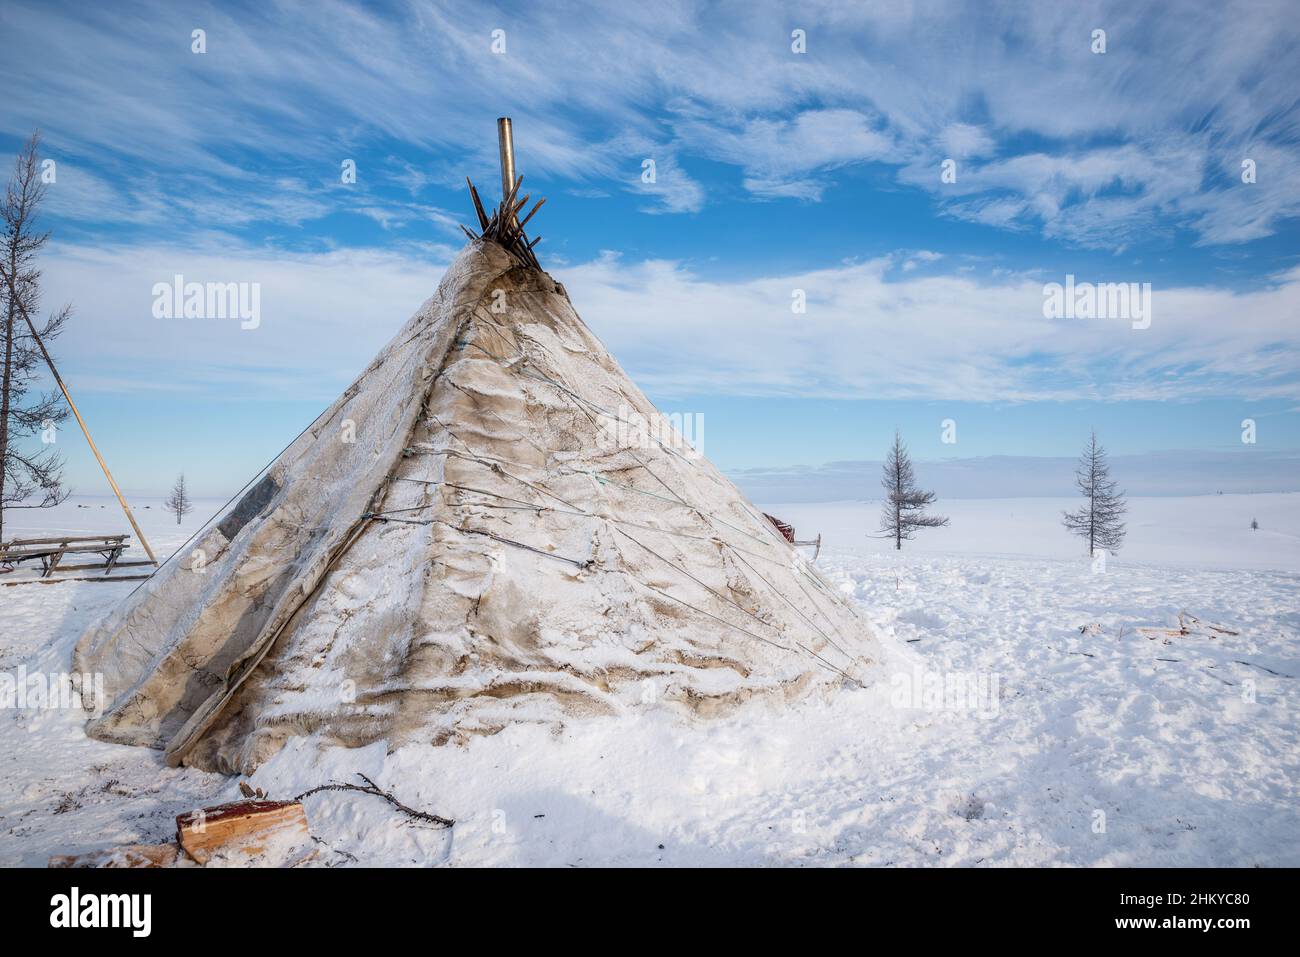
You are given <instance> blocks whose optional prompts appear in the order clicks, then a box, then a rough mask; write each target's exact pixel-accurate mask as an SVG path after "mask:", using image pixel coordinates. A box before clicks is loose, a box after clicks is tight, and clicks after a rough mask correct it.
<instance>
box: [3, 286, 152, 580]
mask: <svg viewBox="0 0 1300 957" xmlns="http://www.w3.org/2000/svg"><path fill="white" fill-rule="evenodd" d="M5 283H6V285H8V286H9V295H10V296H11V297H12V298H13V301H14V302H15V303H16V304H17V306H18V311H19V312H21V313H22V314H23V319H24V320H25V321H26V323H27V328H28V329H30V330H31V332H32V338H33V339H35V340H36V345H37V346H39V347H40V350H41V355H42V356H44V357H45V364H46V365H47V366H49V367H50V374H51V375H53V376H54V381H55V382H57V383H58V385H59V391H60V392H62V393H63V398H65V399H67V400H68V408H70V409H71V410H72V414H73V415H74V416H75V417H76V419H77V425H79V426H81V433H82V435H84V436H85V437H86V442H87V444H89V445H90V451H92V452H94V453H95V461H97V462H98V463H99V467H100V468H101V469H103V470H104V478H106V479H108V484H109V485H110V486H111V487H112V489H113V494H114V495H116V496H117V503H118V504H119V505H121V506H122V511H123V512H124V513H126V520H127V521H128V522H130V523H131V527H132V528H133V529H135V535H136V538H138V539H140V544H141V546H143V547H144V551H145V554H146V555H148V556H149V561H151V562H153V563H154V564H155V565H157V564H158V558H157V557H156V556H155V555H154V553H153V549H152V548H150V547H149V541H148V540H147V539H146V538H145V537H144V532H142V531H140V526H139V525H138V524H137V523H136V520H135V516H134V515H132V514H131V506H129V505H127V504H126V499H125V498H123V497H122V490H121V489H120V488H118V487H117V483H116V482H115V481H113V473H112V472H110V471H109V470H108V463H107V462H105V461H104V456H102V455H100V454H99V448H98V447H97V446H96V445H95V440H94V439H92V438H91V437H90V429H88V428H86V420H85V419H83V418H82V417H81V413H80V412H79V411H77V404H76V403H75V402H73V401H72V393H71V392H69V391H68V387H67V385H66V384H65V383H64V381H63V377H62V376H61V375H59V370H58V369H57V368H55V366H54V360H53V359H51V358H50V352H49V350H48V349H46V348H45V342H44V340H42V339H41V334H40V333H39V332H37V331H36V326H35V324H34V323H33V322H32V317H31V316H29V315H28V314H27V307H26V306H24V305H23V301H22V299H21V298H20V297H19V296H18V290H17V289H15V288H14V284H13V280H12V279H11V278H10V277H9V276H7V275H6V276H5Z"/></svg>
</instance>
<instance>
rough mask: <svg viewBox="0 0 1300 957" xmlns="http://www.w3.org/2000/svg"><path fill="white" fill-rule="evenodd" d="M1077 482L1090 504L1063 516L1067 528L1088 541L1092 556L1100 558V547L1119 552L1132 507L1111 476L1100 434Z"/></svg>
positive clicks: (1081, 464)
mask: <svg viewBox="0 0 1300 957" xmlns="http://www.w3.org/2000/svg"><path fill="white" fill-rule="evenodd" d="M1074 483H1075V485H1077V486H1078V487H1079V492H1080V493H1081V494H1082V495H1083V497H1084V498H1086V499H1087V502H1085V503H1084V504H1083V505H1082V506H1081V507H1080V508H1079V509H1078V511H1074V512H1062V513H1061V514H1062V521H1063V522H1064V524H1065V527H1066V528H1068V529H1069V530H1070V531H1072V532H1074V534H1076V535H1078V536H1080V537H1081V538H1084V539H1087V541H1088V554H1089V555H1096V553H1097V549H1099V548H1103V549H1106V550H1107V551H1110V552H1117V551H1119V547H1120V545H1121V544H1122V543H1123V541H1124V532H1125V528H1124V514H1125V513H1126V512H1127V511H1128V505H1127V504H1126V503H1125V502H1124V493H1123V492H1121V491H1119V490H1118V488H1119V487H1118V483H1117V482H1115V481H1114V480H1113V479H1112V478H1111V477H1110V463H1109V462H1107V460H1106V450H1105V449H1104V448H1102V447H1101V445H1099V444H1098V443H1097V433H1096V432H1093V433H1092V437H1091V439H1089V441H1088V445H1087V446H1086V447H1085V448H1084V450H1083V455H1081V456H1080V457H1079V467H1078V468H1077V469H1075V471H1074Z"/></svg>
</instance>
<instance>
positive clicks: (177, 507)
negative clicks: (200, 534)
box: [163, 472, 191, 525]
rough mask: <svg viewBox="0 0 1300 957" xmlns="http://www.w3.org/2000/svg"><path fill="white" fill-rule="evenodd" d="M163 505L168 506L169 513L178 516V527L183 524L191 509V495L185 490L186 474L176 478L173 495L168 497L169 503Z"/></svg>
mask: <svg viewBox="0 0 1300 957" xmlns="http://www.w3.org/2000/svg"><path fill="white" fill-rule="evenodd" d="M163 505H164V506H166V508H167V511H169V512H171V513H173V514H174V515H175V516H176V524H177V525H179V524H180V523H181V519H182V518H184V517H185V516H186V515H188V514H189V512H190V508H191V506H190V495H189V492H188V491H186V488H185V473H184V472H182V473H181V474H180V475H178V476H177V477H176V484H175V485H173V486H172V491H171V494H170V495H168V496H167V501H165V502H163Z"/></svg>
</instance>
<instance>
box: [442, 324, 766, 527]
mask: <svg viewBox="0 0 1300 957" xmlns="http://www.w3.org/2000/svg"><path fill="white" fill-rule="evenodd" d="M474 315H475V318H477V319H481V320H482V321H484V322H486V323H487V324H488V325H490V326H492V327H494V328H496V329H497V330H498V331H499V332H501V333H503V334H504V333H505V332H507V330H506V328H505V327H504V326H502V325H500V323H498V322H496V321H495V320H493V319H491V318H490V317H488V316H480V315H478V310H477V307H476V308H475V313H474ZM508 331H509V333H510V335H511V337H512V338H513V339H514V341H515V342H514V344H515V347H516V349H518V351H519V357H520V358H522V359H523V360H524V361H525V362H529V361H530V360H531V359H532V358H533V357H532V355H531V354H530V353H529V352H528V351H527V350H525V349H524V347H523V345H522V343H521V342H520V341H519V340H520V338H521V336H522V337H523V338H527V339H529V341H530V342H532V343H533V344H534V345H536V346H537V348H538V349H540V350H541V351H542V352H543V353H545V352H546V349H545V347H544V346H542V345H541V344H540V343H537V342H536V340H534V339H531V338H530V337H527V336H523V334H522V333H520V332H518V331H517V330H514V329H511V330H508ZM469 345H472V346H474V348H476V349H478V350H479V351H480V352H482V353H483V354H484V355H485V356H487V357H488V358H490V359H492V360H494V361H496V362H497V363H501V364H506V365H510V364H513V363H514V362H517V361H519V359H518V358H517V359H513V360H506V359H503V358H502V357H500V356H497V355H495V354H493V353H492V352H489V351H488V350H487V349H485V348H483V347H482V346H480V345H479V344H478V343H476V342H471V343H469ZM519 374H520V375H524V376H526V377H528V378H530V379H534V380H536V381H540V382H544V383H547V384H549V385H551V386H553V387H554V388H556V389H557V390H559V391H560V393H561V394H562V395H563V396H565V397H566V398H567V399H569V400H570V402H571V403H573V404H574V405H575V406H577V408H578V409H579V411H581V412H582V413H583V414H584V415H586V416H587V418H588V419H589V420H591V422H592V424H593V425H598V423H596V421H595V419H593V418H592V416H591V414H590V412H588V411H587V409H585V408H583V407H582V405H588V406H590V407H591V408H593V409H595V410H596V411H597V412H599V413H600V414H601V415H604V416H606V417H609V418H613V417H614V414H613V413H612V412H610V411H609V410H608V409H604V408H601V407H600V406H599V405H597V404H596V403H594V402H591V401H590V400H588V399H585V398H583V397H582V396H580V395H578V394H577V393H575V392H573V391H572V390H571V389H569V388H568V387H567V386H565V385H563V384H561V383H559V382H557V381H555V380H554V379H552V378H550V377H549V376H546V375H543V374H541V373H532V374H530V373H529V372H527V371H525V370H520V372H519ZM458 388H459V387H458ZM461 391H462V392H465V390H464V389H461ZM466 394H467V395H468V394H469V393H468V392H466ZM580 403H581V404H580ZM475 404H476V405H477V403H475ZM498 418H500V416H498ZM501 421H503V422H504V421H505V420H504V419H502V420H501ZM648 438H650V439H651V440H652V441H653V442H654V443H655V444H656V445H658V446H659V448H660V449H662V450H663V451H664V452H667V453H668V454H669V455H672V456H673V457H674V458H677V459H679V460H681V461H685V462H687V464H688V465H693V463H691V462H689V461H688V460H686V459H684V458H683V456H682V455H681V454H680V453H679V452H678V451H677V450H676V449H674V448H672V447H671V446H668V445H665V444H664V443H663V442H661V441H660V440H659V438H658V437H657V436H655V435H653V434H648ZM528 441H529V443H530V444H531V445H533V447H534V448H536V449H537V450H538V451H539V452H542V453H543V454H547V455H549V454H550V453H548V452H547V451H546V450H545V449H542V448H540V447H539V446H537V444H536V443H533V442H532V441H531V440H528ZM628 453H629V454H630V455H631V456H632V458H633V459H634V460H635V461H636V463H637V464H638V465H639V466H641V468H642V469H644V470H645V471H646V472H648V473H649V474H650V476H651V477H652V478H654V479H655V481H657V482H658V483H659V484H660V485H662V486H663V487H664V488H665V489H667V490H668V491H669V492H670V493H671V494H672V496H673V498H671V499H667V498H663V496H657V495H654V493H653V492H646V491H645V490H644V489H638V488H632V487H631V486H620V487H625V488H628V489H629V490H630V491H634V492H640V493H642V494H644V495H652V496H654V497H655V498H661V499H663V501H668V502H672V503H673V504H676V505H681V506H683V507H685V508H687V509H690V510H691V511H693V512H696V513H697V514H699V515H700V516H701V517H704V518H707V519H709V520H710V521H715V522H718V523H720V524H722V525H726V526H727V527H728V528H731V529H733V530H735V531H738V532H740V533H741V534H743V535H746V536H748V537H750V538H753V539H754V540H755V541H760V542H761V541H763V540H762V539H759V538H758V537H757V536H755V535H752V534H751V533H749V532H747V531H745V530H744V529H742V528H739V527H738V526H735V525H732V524H731V523H729V522H726V521H724V520H723V519H720V518H718V517H717V516H715V515H711V514H709V513H706V512H704V511H702V510H701V509H700V508H698V507H697V506H694V505H691V504H690V503H689V502H687V501H685V500H684V499H682V498H681V496H679V495H678V494H677V493H676V492H675V491H674V490H673V489H672V487H671V486H669V485H668V483H667V482H665V481H664V480H663V479H662V478H660V476H659V475H658V474H657V473H656V472H655V471H654V470H653V469H652V468H650V466H649V465H647V464H646V463H645V462H644V461H642V460H641V459H640V458H639V457H638V456H637V455H636V454H635V453H633V452H631V450H628ZM589 474H591V473H589ZM593 477H594V476H593ZM598 480H599V481H602V482H605V481H607V480H605V479H603V478H602V479H598ZM611 484H615V485H617V483H611ZM750 517H751V518H754V520H755V522H758V524H759V525H760V526H765V525H767V524H768V523H766V522H764V521H760V520H759V519H758V518H757V517H756V516H754V515H753V513H752V512H751V513H750ZM775 538H776V536H775V532H773V534H772V539H771V540H770V541H767V542H763V543H764V544H773V543H774V542H775Z"/></svg>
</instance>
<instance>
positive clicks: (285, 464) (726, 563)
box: [74, 239, 880, 772]
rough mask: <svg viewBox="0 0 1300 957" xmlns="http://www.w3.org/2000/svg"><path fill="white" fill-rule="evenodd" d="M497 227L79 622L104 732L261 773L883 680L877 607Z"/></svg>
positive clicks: (698, 712)
mask: <svg viewBox="0 0 1300 957" xmlns="http://www.w3.org/2000/svg"><path fill="white" fill-rule="evenodd" d="M532 263H535V260H532V262H529V261H527V260H526V259H525V260H522V261H521V259H520V257H518V256H512V255H511V254H510V253H508V252H507V251H506V250H505V249H504V248H502V246H500V245H498V244H496V243H495V242H492V241H490V240H488V239H475V240H474V241H472V242H471V243H470V244H469V245H468V246H467V247H466V248H465V249H464V251H462V252H461V254H460V255H459V257H458V258H457V259H456V261H455V262H454V263H453V264H452V266H451V267H450V269H449V270H448V272H447V274H446V276H445V277H444V278H443V280H442V282H441V284H440V286H439V288H438V291H437V293H436V294H435V295H434V296H433V297H432V298H431V299H430V300H429V301H428V302H426V303H425V304H424V306H423V307H421V309H420V310H419V311H418V312H417V313H416V314H415V316H414V317H413V318H412V319H411V320H410V321H409V322H408V323H407V324H406V325H405V327H404V328H403V329H402V330H401V332H399V333H398V334H397V336H396V337H395V338H394V339H393V340H392V342H390V343H389V344H388V346H387V347H385V348H384V349H383V351H381V352H380V354H379V355H378V357H377V358H376V359H375V360H374V361H373V362H372V363H371V364H370V366H369V368H367V369H366V370H365V372H363V373H362V374H361V376H360V377H359V378H358V379H357V380H356V382H354V383H353V384H352V386H351V387H350V388H348V390H347V391H346V392H344V393H343V395H342V396H340V397H339V398H338V400H337V401H335V402H334V404H333V405H332V406H331V407H330V408H329V409H328V410H326V411H325V412H324V413H323V414H322V415H321V417H320V418H319V419H318V420H317V421H316V422H315V423H314V424H313V425H312V426H311V427H310V428H309V429H308V430H307V431H305V432H304V433H303V434H302V436H300V437H299V438H298V439H297V440H296V441H295V442H294V443H293V444H292V445H291V446H290V447H289V448H288V449H287V450H286V451H285V452H284V453H283V454H282V455H281V456H280V457H279V458H278V459H277V460H276V461H275V462H274V463H273V464H272V465H271V466H270V467H269V469H268V470H267V471H266V473H265V474H264V475H263V476H262V477H261V478H260V479H259V480H258V481H257V482H256V483H255V484H253V485H252V486H251V487H250V488H249V490H248V491H247V492H246V494H244V495H243V496H242V498H241V499H240V500H239V501H238V502H237V503H236V504H234V506H233V507H232V508H230V509H229V510H228V512H227V513H226V514H224V515H223V516H221V517H220V518H219V520H217V521H216V522H215V523H214V524H213V525H212V526H211V527H209V528H208V529H207V530H206V531H205V533H204V534H202V536H201V537H200V538H198V539H197V540H196V541H195V542H194V543H192V544H191V546H189V547H187V548H186V549H185V550H184V551H183V552H182V553H181V554H178V555H177V556H175V558H173V559H172V560H171V561H170V562H168V563H166V564H165V565H164V566H163V568H162V569H161V570H160V571H159V572H158V573H157V574H156V575H155V576H154V577H153V578H152V579H150V580H149V581H148V582H146V583H144V584H143V585H142V586H141V587H140V588H139V589H138V590H137V592H136V593H134V594H133V595H132V596H131V597H130V598H129V599H128V600H127V601H125V602H124V603H123V604H122V605H121V606H119V607H118V608H116V609H115V610H114V612H113V613H112V614H111V615H110V616H109V617H108V618H107V620H105V621H104V622H102V623H101V624H99V625H97V626H96V627H93V628H92V629H91V630H90V631H89V632H87V633H86V634H85V635H84V636H83V637H82V638H81V640H80V641H79V643H78V645H77V648H76V652H75V660H74V668H75V670H76V671H78V672H94V673H101V674H103V675H104V683H105V690H106V695H107V699H108V704H107V707H106V709H105V711H104V712H103V714H102V715H101V716H100V717H98V718H95V719H94V720H92V721H91V722H90V723H89V725H88V731H89V733H90V734H92V735H93V736H95V737H98V738H102V739H104V740H109V741H117V742H124V743H130V744H139V745H148V746H151V747H155V748H162V749H164V750H165V752H166V754H167V757H168V760H169V761H171V762H172V763H180V762H183V763H185V764H189V765H194V766H197V767H202V768H206V769H210V770H221V771H226V772H248V771H250V770H251V769H252V768H254V767H256V766H257V765H258V764H259V763H261V762H262V761H264V760H265V759H266V758H267V757H269V756H270V755H271V754H273V753H274V752H275V751H276V750H278V749H279V748H280V747H281V745H282V744H283V743H284V742H285V741H286V740H287V739H288V738H290V737H293V736H304V735H314V736H317V738H318V739H319V740H321V741H323V742H327V743H333V744H342V745H346V746H357V745H362V744H366V743H369V742H372V741H377V740H381V739H382V740H387V741H388V742H389V743H390V746H392V747H397V746H399V745H401V744H404V743H409V742H412V741H424V742H428V743H432V744H443V743H447V742H452V741H463V740H465V739H466V738H467V737H468V736H471V735H475V734H491V733H494V732H496V731H498V730H500V729H501V728H503V727H505V726H506V725H508V724H510V723H512V722H519V721H534V722H550V723H556V724H559V723H563V722H565V721H566V720H570V719H572V718H574V717H577V716H583V715H601V714H617V713H621V712H623V711H625V710H627V709H630V708H636V707H643V706H655V707H664V706H667V707H673V708H677V709H680V710H681V711H682V712H684V713H687V714H689V715H693V716H702V717H709V716H712V715H716V714H719V713H723V712H725V711H727V710H730V709H731V708H732V707H734V706H736V705H738V704H740V703H742V702H745V701H747V700H750V699H761V698H768V699H771V700H774V701H788V700H791V699H793V698H795V697H796V696H799V695H803V694H807V693H809V692H812V691H814V690H817V689H822V690H826V689H831V688H836V687H840V686H843V685H845V684H863V683H866V682H867V681H869V680H870V677H871V669H870V666H871V665H872V663H873V662H876V661H878V660H879V657H880V648H879V645H878V643H877V642H876V640H875V638H874V637H873V636H872V635H871V633H870V631H869V630H868V628H867V626H866V625H865V623H864V622H863V621H862V620H861V619H859V618H858V617H857V615H855V614H854V612H853V611H852V609H851V608H850V607H849V606H848V604H847V603H846V602H845V601H844V599H843V598H842V596H840V595H839V594H838V593H837V592H836V590H835V589H834V588H833V587H831V586H830V585H829V584H828V583H827V582H826V581H825V580H824V579H823V578H822V576H821V575H820V574H819V573H818V571H817V570H816V568H815V567H813V566H811V565H809V564H808V563H807V562H806V561H804V560H803V558H802V557H801V556H800V554H799V553H798V551H797V550H796V549H794V548H793V547H792V546H791V545H790V544H789V543H787V542H786V541H785V539H784V538H783V537H782V535H781V534H780V533H779V532H778V531H777V530H776V529H775V528H774V527H773V526H772V525H771V524H770V523H769V522H768V521H767V520H766V519H765V518H764V517H763V515H762V513H761V512H759V511H758V509H756V508H755V507H754V506H752V505H751V504H749V503H748V502H747V501H746V500H745V498H744V496H742V495H741V494H740V492H739V491H738V490H737V489H736V488H735V487H734V486H733V485H732V484H731V483H730V482H729V481H728V480H727V479H726V478H724V477H723V476H722V474H721V473H719V472H718V471H717V470H716V469H715V468H714V467H713V466H712V465H711V464H710V463H709V462H708V461H707V460H705V459H703V458H702V457H700V456H698V455H696V454H694V453H693V451H692V450H691V448H690V447H689V446H687V445H686V444H685V443H683V442H680V441H678V440H677V439H678V436H677V435H676V434H675V433H671V432H667V433H666V432H664V431H661V430H659V429H656V428H645V427H644V425H645V423H657V422H660V421H662V420H661V419H660V417H659V416H658V413H657V412H656V411H655V409H654V407H653V406H652V405H651V404H650V402H649V401H647V399H646V398H645V397H644V396H643V395H642V394H641V392H640V391H639V390H638V389H637V388H636V386H635V385H633V384H632V382H631V381H630V380H629V379H628V377H627V376H626V375H625V374H624V372H623V370H622V369H621V368H620V367H619V366H618V364H617V363H616V362H615V361H614V359H613V358H612V357H611V356H610V355H609V353H608V352H607V351H606V350H605V348H604V347H603V346H602V345H601V343H600V342H599V341H598V340H597V339H596V338H595V336H593V335H592V333H591V332H590V331H589V330H588V329H587V327H586V325H585V324H584V323H583V322H582V320H581V319H579V318H578V316H577V314H576V313H575V312H574V310H573V307H572V306H571V304H570V302H569V300H568V296H567V294H566V293H565V291H564V289H563V288H562V287H561V286H559V285H558V284H557V283H556V282H555V281H554V280H553V279H552V278H551V277H550V276H549V275H548V274H546V273H545V272H543V271H541V270H540V269H538V268H535V267H534V266H533V264H532Z"/></svg>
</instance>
